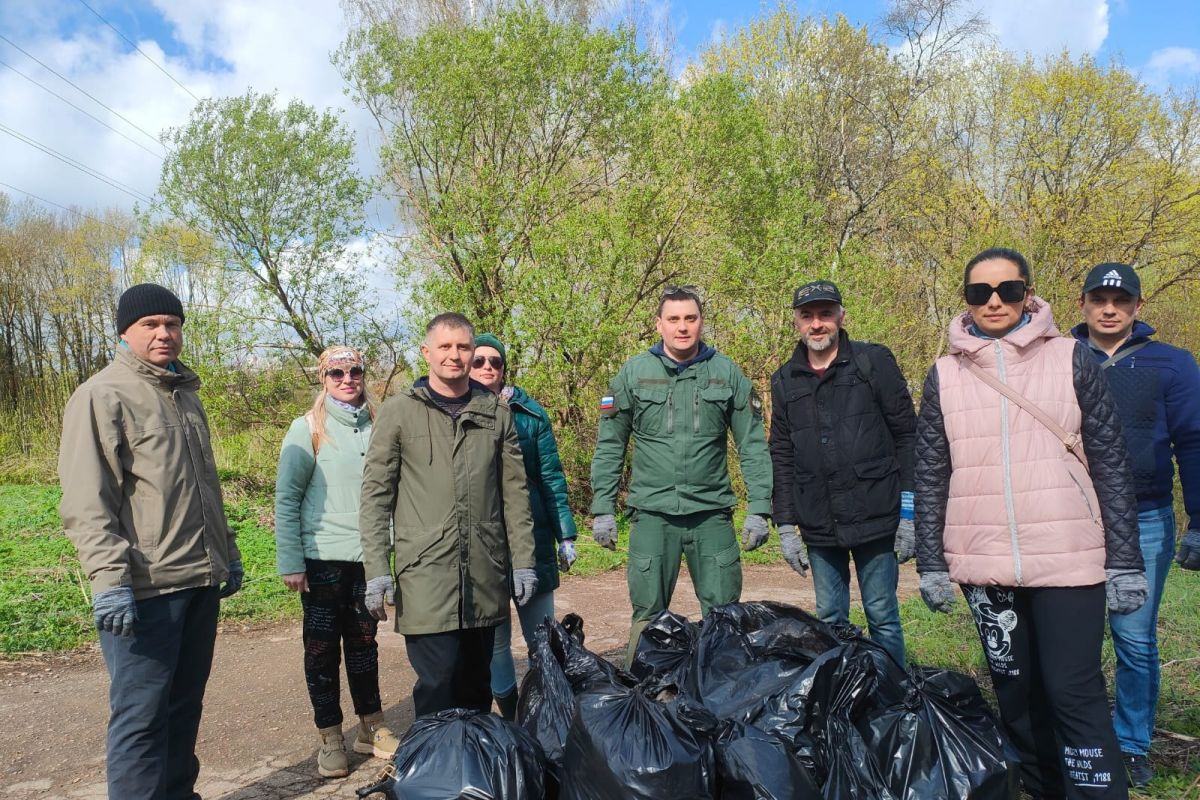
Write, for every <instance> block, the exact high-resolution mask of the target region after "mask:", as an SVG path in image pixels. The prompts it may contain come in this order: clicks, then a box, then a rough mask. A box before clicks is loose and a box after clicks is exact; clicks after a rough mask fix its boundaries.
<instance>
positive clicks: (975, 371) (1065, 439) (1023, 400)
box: [963, 357, 1087, 467]
mask: <svg viewBox="0 0 1200 800" xmlns="http://www.w3.org/2000/svg"><path fill="white" fill-rule="evenodd" d="M963 361H964V362H966V365H967V369H968V370H970V372H971V374H972V375H974V376H975V377H976V378H978V379H979V380H981V381H982V382H984V383H986V384H987V385H988V386H990V387H992V388H993V389H995V390H996V391H997V392H999V393H1000V394H1002V395H1004V396H1005V397H1007V398H1008V399H1009V400H1012V401H1013V402H1014V403H1016V404H1017V405H1018V406H1020V407H1021V408H1023V409H1025V410H1026V411H1028V412H1029V413H1030V414H1031V415H1032V416H1033V418H1034V419H1036V420H1037V421H1038V422H1040V423H1042V424H1043V425H1045V426H1046V428H1048V429H1049V430H1050V432H1051V433H1053V434H1054V435H1055V436H1057V437H1058V440H1059V441H1060V442H1062V443H1063V447H1065V448H1067V450H1068V451H1070V453H1071V455H1073V456H1075V457H1076V458H1077V459H1079V462H1080V463H1081V464H1083V465H1084V466H1085V467H1086V466H1087V455H1086V454H1085V453H1084V452H1083V440H1082V439H1081V438H1080V436H1079V434H1077V433H1067V431H1066V430H1065V429H1064V428H1063V426H1061V425H1059V424H1058V422H1057V421H1056V420H1055V419H1054V418H1053V417H1051V416H1050V415H1049V414H1047V413H1046V412H1045V411H1043V410H1042V409H1041V408H1039V407H1038V406H1036V405H1034V404H1033V401H1031V400H1029V399H1028V398H1027V397H1025V396H1024V395H1022V394H1021V393H1019V392H1018V391H1017V390H1015V389H1013V388H1012V387H1011V386H1009V385H1008V384H1006V383H1003V382H1002V381H1000V379H998V378H997V377H996V376H995V375H992V373H990V372H988V371H987V370H986V369H984V368H983V367H981V366H979V365H978V364H976V363H975V362H974V361H972V360H971V359H969V358H965V357H964V358H963Z"/></svg>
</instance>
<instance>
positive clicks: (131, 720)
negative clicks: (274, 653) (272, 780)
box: [58, 283, 242, 800]
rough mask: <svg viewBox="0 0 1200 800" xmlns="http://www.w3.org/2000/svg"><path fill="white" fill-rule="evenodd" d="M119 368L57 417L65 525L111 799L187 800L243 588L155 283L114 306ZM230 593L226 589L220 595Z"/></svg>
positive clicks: (193, 401)
mask: <svg viewBox="0 0 1200 800" xmlns="http://www.w3.org/2000/svg"><path fill="white" fill-rule="evenodd" d="M117 331H118V332H119V334H120V337H121V339H120V345H119V346H118V347H117V351H116V357H115V358H114V359H113V361H112V363H111V364H109V365H108V366H107V367H105V368H104V369H102V370H100V372H98V373H96V374H95V375H94V376H92V377H91V378H90V379H89V380H88V381H87V382H85V383H84V384H83V385H82V386H80V387H79V388H78V389H76V390H75V393H74V394H73V395H71V399H70V401H69V402H68V403H67V408H66V412H65V414H64V416H63V432H62V441H61V446H60V449H59V460H58V475H59V482H60V483H61V484H62V491H63V495H62V503H61V505H60V506H59V514H60V515H61V517H62V522H63V527H64V528H65V530H66V533H67V536H68V537H70V539H71V541H72V543H73V544H74V545H75V547H76V549H78V551H79V560H80V562H81V563H82V564H83V568H84V570H85V571H86V572H87V576H88V579H89V580H90V581H91V587H92V602H93V611H94V614H95V621H96V627H97V628H98V629H99V631H100V647H101V649H102V650H103V652H104V663H105V664H106V665H107V667H108V675H109V680H110V688H109V706H110V709H111V712H112V713H111V716H110V717H109V721H108V746H107V762H108V770H107V772H108V796H109V797H112V798H118V797H119V798H122V800H171V799H172V798H192V797H195V796H196V795H195V794H194V792H193V787H194V786H195V783H196V776H197V775H198V774H199V771H200V762H199V761H198V760H197V758H196V755H195V749H196V734H197V731H198V730H199V727H200V711H201V703H202V701H203V699H204V689H205V686H206V684H207V683H208V673H209V668H210V667H211V665H212V656H213V644H214V642H215V640H216V636H217V608H218V603H219V600H220V598H223V597H228V596H229V595H231V594H233V593H234V592H236V591H237V590H238V589H239V588H240V587H241V584H242V562H241V556H240V554H239V553H238V547H237V543H236V542H235V541H234V534H233V531H232V530H231V529H230V527H229V524H228V522H227V521H226V519H225V510H224V505H223V504H222V501H221V486H220V483H219V482H218V480H217V469H216V464H215V462H214V460H213V452H212V446H211V444H210V442H209V437H208V419H207V417H206V416H205V413H204V407H203V406H202V405H201V404H200V398H199V397H198V396H197V390H198V389H199V388H200V380H199V378H197V377H196V374H195V373H194V372H192V371H191V370H190V369H188V368H187V367H185V366H184V365H183V364H181V363H179V362H178V361H177V360H176V359H177V358H178V356H179V352H180V350H181V349H182V347H183V305H182V303H180V301H179V298H178V297H176V296H175V295H174V294H172V293H171V292H170V291H169V290H167V289H164V288H163V287H161V286H157V285H155V284H152V283H144V284H139V285H137V286H133V287H130V288H129V289H128V290H127V291H126V292H125V293H124V294H122V295H121V298H120V300H119V302H118V305H117ZM222 583H223V584H224V586H221V584H222Z"/></svg>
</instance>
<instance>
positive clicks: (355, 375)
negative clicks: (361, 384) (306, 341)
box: [325, 367, 363, 381]
mask: <svg viewBox="0 0 1200 800" xmlns="http://www.w3.org/2000/svg"><path fill="white" fill-rule="evenodd" d="M362 376H363V368H362V367H351V368H350V377H351V379H353V380H356V381H357V380H360V379H361V378H362ZM325 377H326V378H333V379H334V380H335V381H340V380H342V379H344V378H345V377H346V370H344V369H338V368H336V367H335V368H334V369H327V370H325Z"/></svg>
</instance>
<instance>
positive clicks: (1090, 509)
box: [1067, 468, 1096, 519]
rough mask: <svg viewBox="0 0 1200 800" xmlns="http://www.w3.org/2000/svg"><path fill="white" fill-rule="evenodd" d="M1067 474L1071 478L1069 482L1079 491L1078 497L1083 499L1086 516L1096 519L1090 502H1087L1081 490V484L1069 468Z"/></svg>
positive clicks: (1085, 495)
mask: <svg viewBox="0 0 1200 800" xmlns="http://www.w3.org/2000/svg"><path fill="white" fill-rule="evenodd" d="M1067 474H1068V475H1070V476H1071V482H1072V483H1074V484H1075V488H1076V489H1078V490H1079V496H1080V497H1082V498H1083V504H1084V506H1086V507H1087V510H1088V516H1090V517H1091V518H1092V519H1096V512H1095V511H1094V510H1093V509H1092V501H1091V500H1088V496H1087V492H1085V491H1084V490H1083V484H1082V483H1080V482H1079V479H1078V478H1076V477H1075V473H1074V472H1072V471H1071V470H1070V469H1069V468H1068V469H1067Z"/></svg>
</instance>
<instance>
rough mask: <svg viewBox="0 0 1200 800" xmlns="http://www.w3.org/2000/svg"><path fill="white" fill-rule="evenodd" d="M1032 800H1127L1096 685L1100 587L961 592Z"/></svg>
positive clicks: (1100, 683)
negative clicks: (1061, 799)
mask: <svg viewBox="0 0 1200 800" xmlns="http://www.w3.org/2000/svg"><path fill="white" fill-rule="evenodd" d="M962 588H963V594H965V595H966V597H967V603H968V604H969V605H970V607H971V614H972V616H974V618H975V626H976V628H978V630H979V639H980V641H981V642H982V643H983V651H984V655H986V656H987V662H988V669H989V670H990V671H991V673H992V684H993V686H994V687H995V689H996V700H997V701H998V702H999V704H1000V717H1001V719H1002V720H1003V721H1004V728H1005V732H1006V733H1007V734H1008V736H1009V739H1011V740H1012V743H1013V746H1014V747H1016V749H1017V752H1018V753H1019V754H1020V756H1021V780H1022V782H1023V783H1024V784H1025V790H1026V791H1027V792H1029V793H1030V794H1032V795H1033V796H1034V797H1038V798H1046V799H1047V800H1049V799H1050V798H1071V800H1075V799H1076V798H1088V800H1100V799H1101V798H1103V800H1118V799H1119V800H1126V798H1128V797H1129V792H1128V789H1127V788H1126V783H1125V766H1124V764H1123V762H1122V760H1121V752H1120V748H1119V747H1118V746H1117V736H1116V734H1115V733H1114V732H1113V722H1112V717H1111V716H1109V713H1108V697H1107V695H1106V694H1105V690H1104V675H1103V673H1102V672H1101V671H1100V646H1101V642H1102V641H1103V639H1104V602H1105V600H1104V584H1102V583H1101V584H1097V585H1095V586H1072V587H1061V588H1060V587H1045V588H1024V587H1015V588H1014V587H1007V586H965V585H964V586H963V587H962Z"/></svg>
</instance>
